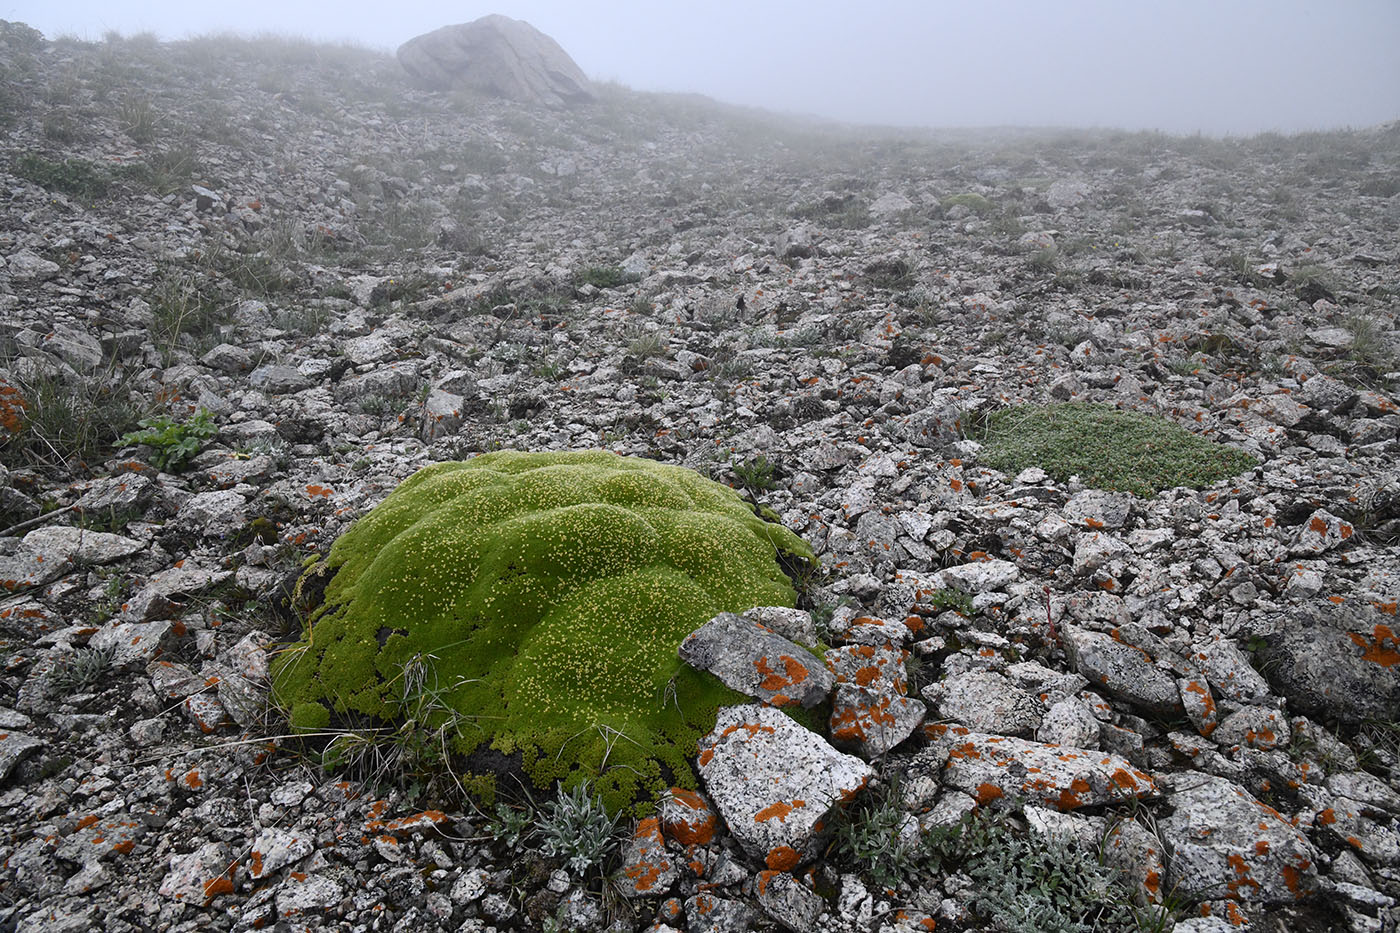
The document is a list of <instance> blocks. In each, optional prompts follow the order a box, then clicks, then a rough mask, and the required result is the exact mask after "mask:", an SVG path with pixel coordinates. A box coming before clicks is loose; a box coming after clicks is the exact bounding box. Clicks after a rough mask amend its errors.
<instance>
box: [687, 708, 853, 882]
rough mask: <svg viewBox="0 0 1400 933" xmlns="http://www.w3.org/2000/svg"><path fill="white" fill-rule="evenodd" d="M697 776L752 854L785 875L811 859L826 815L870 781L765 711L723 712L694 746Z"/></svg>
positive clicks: (847, 759) (849, 759) (814, 738)
mask: <svg viewBox="0 0 1400 933" xmlns="http://www.w3.org/2000/svg"><path fill="white" fill-rule="evenodd" d="M699 762H700V776H701V779H702V780H703V781H704V782H705V788H706V790H707V792H708V793H709V796H710V798H711V799H712V800H714V802H715V806H716V807H718V808H719V811H720V814H721V815H722V816H723V817H724V822H725V825H726V826H727V827H728V828H729V831H730V832H731V833H732V834H733V835H734V837H735V838H736V839H737V840H738V841H739V844H740V845H741V846H743V848H744V850H745V851H746V852H748V853H749V854H750V855H752V856H754V857H755V858H757V859H759V860H760V861H762V862H764V863H765V864H767V866H768V867H769V868H771V869H773V870H775V871H789V870H791V869H793V868H795V867H796V866H797V865H798V864H800V863H801V862H802V861H804V860H805V859H807V858H809V857H811V856H812V855H814V854H815V852H816V847H817V841H818V834H819V832H820V827H821V825H822V823H823V821H824V820H825V818H826V816H827V814H828V813H829V812H830V811H831V809H832V808H833V807H835V806H837V805H838V804H840V803H842V802H844V801H846V800H849V799H850V798H851V797H852V796H854V795H855V793H856V792H857V791H859V790H860V789H861V788H862V787H864V786H865V784H866V783H867V782H868V781H869V780H870V778H871V776H872V775H873V774H874V771H873V769H872V768H871V767H870V766H869V765H868V764H866V763H865V762H863V761H861V760H860V759H859V758H856V757H854V756H852V755H843V754H841V753H840V752H838V751H836V750H835V749H834V748H832V747H831V746H830V745H828V744H827V742H826V741H825V740H824V739H822V738H821V737H820V736H818V735H815V734H813V733H811V732H808V731H807V730H806V729H804V728H802V727H801V726H799V725H798V724H797V723H795V722H793V721H792V720H791V719H789V718H788V717H787V716H786V715H785V714H783V713H781V712H779V711H778V710H776V709H773V708H772V707H769V706H759V705H757V704H753V705H748V706H726V707H724V708H723V709H721V710H720V712H719V718H718V719H717V721H716V723H715V728H714V730H713V731H712V732H710V733H709V734H708V735H707V736H705V737H704V738H702V739H701V740H700V758H699Z"/></svg>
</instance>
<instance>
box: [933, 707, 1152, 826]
mask: <svg viewBox="0 0 1400 933" xmlns="http://www.w3.org/2000/svg"><path fill="white" fill-rule="evenodd" d="M925 734H926V735H927V737H928V738H929V739H930V741H931V742H932V747H931V748H930V749H928V750H927V751H926V752H922V753H920V754H921V755H930V756H939V755H946V757H947V760H946V763H945V764H944V766H943V772H942V775H941V779H942V781H943V783H944V784H945V785H946V786H949V787H954V788H957V789H958V790H960V791H962V792H964V793H966V794H970V795H972V796H973V797H975V798H977V799H978V800H980V801H982V802H984V803H993V804H996V803H1003V802H1004V803H1009V802H1012V801H1016V800H1025V801H1027V802H1029V803H1032V804H1034V805H1036V806H1045V807H1054V808H1056V809H1059V810H1077V809H1079V808H1080V807H1092V806H1101V805H1103V804H1108V803H1116V802H1122V801H1124V800H1128V799H1130V798H1139V799H1145V798H1150V797H1155V796H1157V784H1156V782H1155V781H1154V779H1153V778H1152V776H1151V775H1149V774H1147V773H1145V772H1143V771H1139V770H1138V769H1137V768H1135V767H1133V765H1132V764H1131V763H1130V762H1129V761H1128V760H1127V759H1126V758H1123V757H1121V756H1118V755H1113V754H1110V753H1108V752H1101V751H1097V750H1095V749H1088V748H1074V747H1072V746H1068V745H1046V744H1043V743H1040V742H1030V741H1027V740H1025V739H1017V738H1013V737H1011V736H1007V735H989V734H987V733H984V732H973V731H971V730H969V729H964V728H962V727H960V726H948V725H936V726H931V727H928V728H926V729H925ZM995 790H999V791H1000V792H1001V796H999V797H998V796H996V794H995V793H994V791H995Z"/></svg>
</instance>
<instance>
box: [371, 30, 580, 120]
mask: <svg viewBox="0 0 1400 933" xmlns="http://www.w3.org/2000/svg"><path fill="white" fill-rule="evenodd" d="M397 54H398V59H399V63H400V64H401V65H403V67H404V70H405V71H407V72H408V73H409V74H410V75H411V76H413V78H414V79H415V80H416V81H418V82H419V83H420V84H422V85H424V86H425V87H427V88H429V89H431V90H436V91H445V90H450V89H452V88H459V87H465V88H472V89H474V90H479V91H485V92H487V93H490V94H494V95H496V96H499V97H504V98H506V99H508V100H517V101H523V102H527V103H535V104H547V105H550V106H560V105H563V104H571V103H577V102H580V101H586V100H590V99H591V98H592V97H593V91H592V89H591V87H590V86H589V82H588V78H587V77H585V76H584V74H583V72H582V71H581V70H580V69H579V67H578V65H576V64H575V63H574V60H573V59H572V58H570V57H569V55H568V53H566V52H565V51H564V50H563V49H562V48H560V46H559V43H557V42H555V41H554V40H553V39H551V38H550V37H549V36H546V35H545V34H544V33H542V32H540V31H539V30H538V29H536V28H535V27H534V26H531V25H530V24H529V23H526V22H523V21H521V20H516V19H511V18H509V17H507V16H501V15H499V14H492V15H490V16H483V17H481V18H480V19H478V20H474V21H472V22H470V23H461V24H459V25H455V26H443V27H442V28H441V29H436V30H434V31H432V32H429V33H424V34H423V35H421V36H416V37H414V38H412V39H409V40H408V41H407V42H405V43H404V44H403V45H401V46H399V49H398V53H397Z"/></svg>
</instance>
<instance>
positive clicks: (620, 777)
mask: <svg viewBox="0 0 1400 933" xmlns="http://www.w3.org/2000/svg"><path fill="white" fill-rule="evenodd" d="M780 551H781V552H783V553H786V554H789V555H793V556H796V557H798V558H803V559H806V560H812V559H814V558H813V555H812V552H811V549H810V548H809V547H808V546H807V545H806V544H805V543H804V542H803V541H802V540H801V539H800V538H798V537H797V536H795V535H794V534H792V533H791V532H790V531H788V530H787V529H785V528H782V527H781V526H778V525H774V524H771V523H769V522H765V521H763V520H762V519H760V518H758V517H757V516H755V515H754V513H753V511H752V509H751V508H750V507H749V506H747V505H746V504H745V503H744V502H743V501H742V500H741V499H740V498H739V496H738V495H737V494H736V493H735V492H734V491H733V490H732V489H729V488H728V487H725V486H721V485H720V484H718V483H715V482H712V481H710V480H708V479H705V478H703V477H701V476H700V475H699V474H697V473H695V472H693V471H691V470H687V469H683V468H681V467H675V466H667V465H663V464H659V463H655V462H653V461H650V460H644V459H633V458H624V457H619V456H617V455H615V454H610V453H606V452H601V451H593V452H569V453H523V452H517V451H501V452H498V453H492V454H486V455H484V456H481V457H477V458H476V459H474V460H470V461H466V462H461V463H439V464H436V465H433V466H430V467H427V468H425V469H423V470H420V471H419V472H418V473H415V474H414V475H413V476H411V477H409V479H407V480H406V481H404V482H403V483H402V484H401V485H400V486H399V487H398V488H397V489H395V490H394V492H393V493H391V494H390V495H389V496H388V498H386V499H385V500H384V501H383V502H382V503H380V504H379V505H378V506H376V507H375V508H374V509H373V510H371V511H370V512H369V513H368V514H367V515H365V516H364V517H362V518H361V519H359V520H358V521H357V522H355V523H354V525H353V526H351V528H350V529H349V530H348V531H346V532H345V534H343V535H342V536H341V537H340V538H339V539H338V540H337V541H336V542H335V545H334V546H333V547H332V548H331V552H330V554H329V556H328V558H327V561H326V564H325V567H324V568H312V569H311V570H309V571H308V573H318V572H323V573H326V574H328V576H329V582H328V583H327V585H326V589H325V598H324V602H323V603H322V605H321V606H320V607H319V608H318V609H316V610H315V611H314V612H313V613H312V615H311V617H310V619H309V620H308V624H307V630H306V632H305V634H304V636H303V640H302V641H301V642H299V643H298V644H296V645H294V646H292V647H291V648H290V649H289V650H287V651H285V652H283V653H282V654H281V655H280V656H279V658H278V661H277V662H276V664H275V665H274V670H273V689H274V693H275V696H276V698H277V699H278V701H279V702H280V703H282V704H283V705H284V706H285V707H287V708H288V709H289V711H290V717H291V720H292V723H293V725H294V726H297V727H303V728H305V727H312V726H319V725H324V720H325V718H326V715H325V713H324V712H323V709H324V710H325V711H333V715H334V716H335V717H336V718H337V720H338V721H345V720H347V719H352V718H353V717H354V716H355V715H356V714H359V715H362V716H369V717H374V718H377V719H382V720H385V721H393V720H394V719H395V718H397V715H398V712H399V709H400V706H401V703H402V698H401V689H402V684H401V683H400V675H401V672H402V670H403V667H404V665H405V663H406V662H408V661H410V660H411V659H413V658H415V657H419V656H422V657H426V658H429V659H431V662H432V666H433V668H434V671H435V677H436V685H435V689H437V690H440V691H442V696H443V698H444V699H445V700H446V702H447V705H448V706H449V707H450V708H452V709H454V710H456V711H457V712H458V713H460V714H461V716H462V717H463V726H462V732H461V739H460V740H459V741H458V743H457V745H458V748H457V750H458V751H460V752H462V753H470V752H472V751H474V750H476V749H478V748H480V747H482V746H483V745H486V746H489V747H491V748H494V749H495V750H497V751H500V752H503V753H506V754H509V753H512V752H516V751H518V752H520V753H521V755H522V759H523V763H524V767H525V770H526V773H527V774H529V776H530V777H531V778H532V779H533V780H534V782H535V783H536V784H537V785H539V786H546V785H547V784H548V783H549V782H551V781H553V780H555V779H563V780H564V781H565V784H566V786H573V785H576V784H577V783H579V782H581V781H584V780H589V781H592V783H593V786H594V788H595V789H596V790H598V791H599V792H601V793H602V794H603V796H604V800H605V802H607V803H608V805H609V808H610V809H616V808H618V807H621V806H624V805H626V804H628V803H630V802H631V801H633V800H634V799H637V798H639V797H642V798H645V797H647V796H649V795H650V794H652V793H655V792H657V791H659V790H661V789H663V788H664V785H665V783H666V776H667V775H666V772H669V777H670V779H671V780H674V781H676V782H679V783H681V784H683V785H684V784H691V785H693V782H694V775H693V774H692V772H691V769H690V767H689V764H688V762H687V758H688V757H689V756H691V755H693V754H694V751H695V742H696V740H697V739H698V738H699V736H700V735H702V734H703V733H704V732H706V731H708V730H709V729H710V728H712V727H713V725H714V718H715V710H716V708H717V707H718V706H720V705H721V704H725V703H730V702H736V701H739V700H742V699H743V698H741V697H738V695H737V694H734V693H733V692H732V691H730V690H729V689H728V688H726V687H724V686H723V685H722V684H720V683H719V681H718V680H716V679H714V678H713V677H711V676H710V675H708V674H702V673H699V672H696V671H694V670H691V669H690V668H689V667H687V666H686V665H684V664H683V663H681V661H680V660H679V658H678V656H677V648H678V646H679V645H680V642H681V641H682V640H684V638H685V637H686V636H687V635H688V634H690V632H691V631H693V630H694V629H695V628H697V627H699V626H700V625H702V624H704V623H705V622H706V621H708V620H709V619H710V618H711V617H712V616H713V615H714V614H715V613H717V612H721V611H731V612H741V611H743V610H745V609H749V608H751V607H754V606H761V605H787V606H791V605H792V604H793V602H794V598H795V594H794V591H793V588H792V584H791V582H790V581H789V580H788V578H787V577H786V576H785V575H784V574H783V572H782V570H781V569H780V567H779V565H778V562H777V560H776V556H777V554H778V552H780ZM318 707H319V708H318ZM322 708H323V709H322Z"/></svg>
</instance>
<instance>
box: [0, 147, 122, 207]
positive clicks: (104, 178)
mask: <svg viewBox="0 0 1400 933" xmlns="http://www.w3.org/2000/svg"><path fill="white" fill-rule="evenodd" d="M14 172H15V174H16V175H18V176H19V177H20V178H23V179H25V180H26V181H32V182H33V183H34V184H36V185H38V186H39V187H41V188H48V189H49V190H51V191H60V192H62V193H63V194H67V195H71V196H73V197H75V198H82V199H83V200H93V199H96V198H100V197H102V196H103V195H105V194H106V193H107V189H108V188H110V187H111V184H112V178H111V176H110V175H108V174H107V173H106V172H104V171H103V170H102V169H100V168H98V167H97V166H96V165H94V164H93V163H91V162H89V161H87V160H86V159H63V160H60V161H55V160H53V159H46V158H44V157H43V156H41V155H39V154H38V153H36V152H26V153H24V154H23V155H21V156H20V157H19V158H18V159H16V160H15V163H14Z"/></svg>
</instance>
